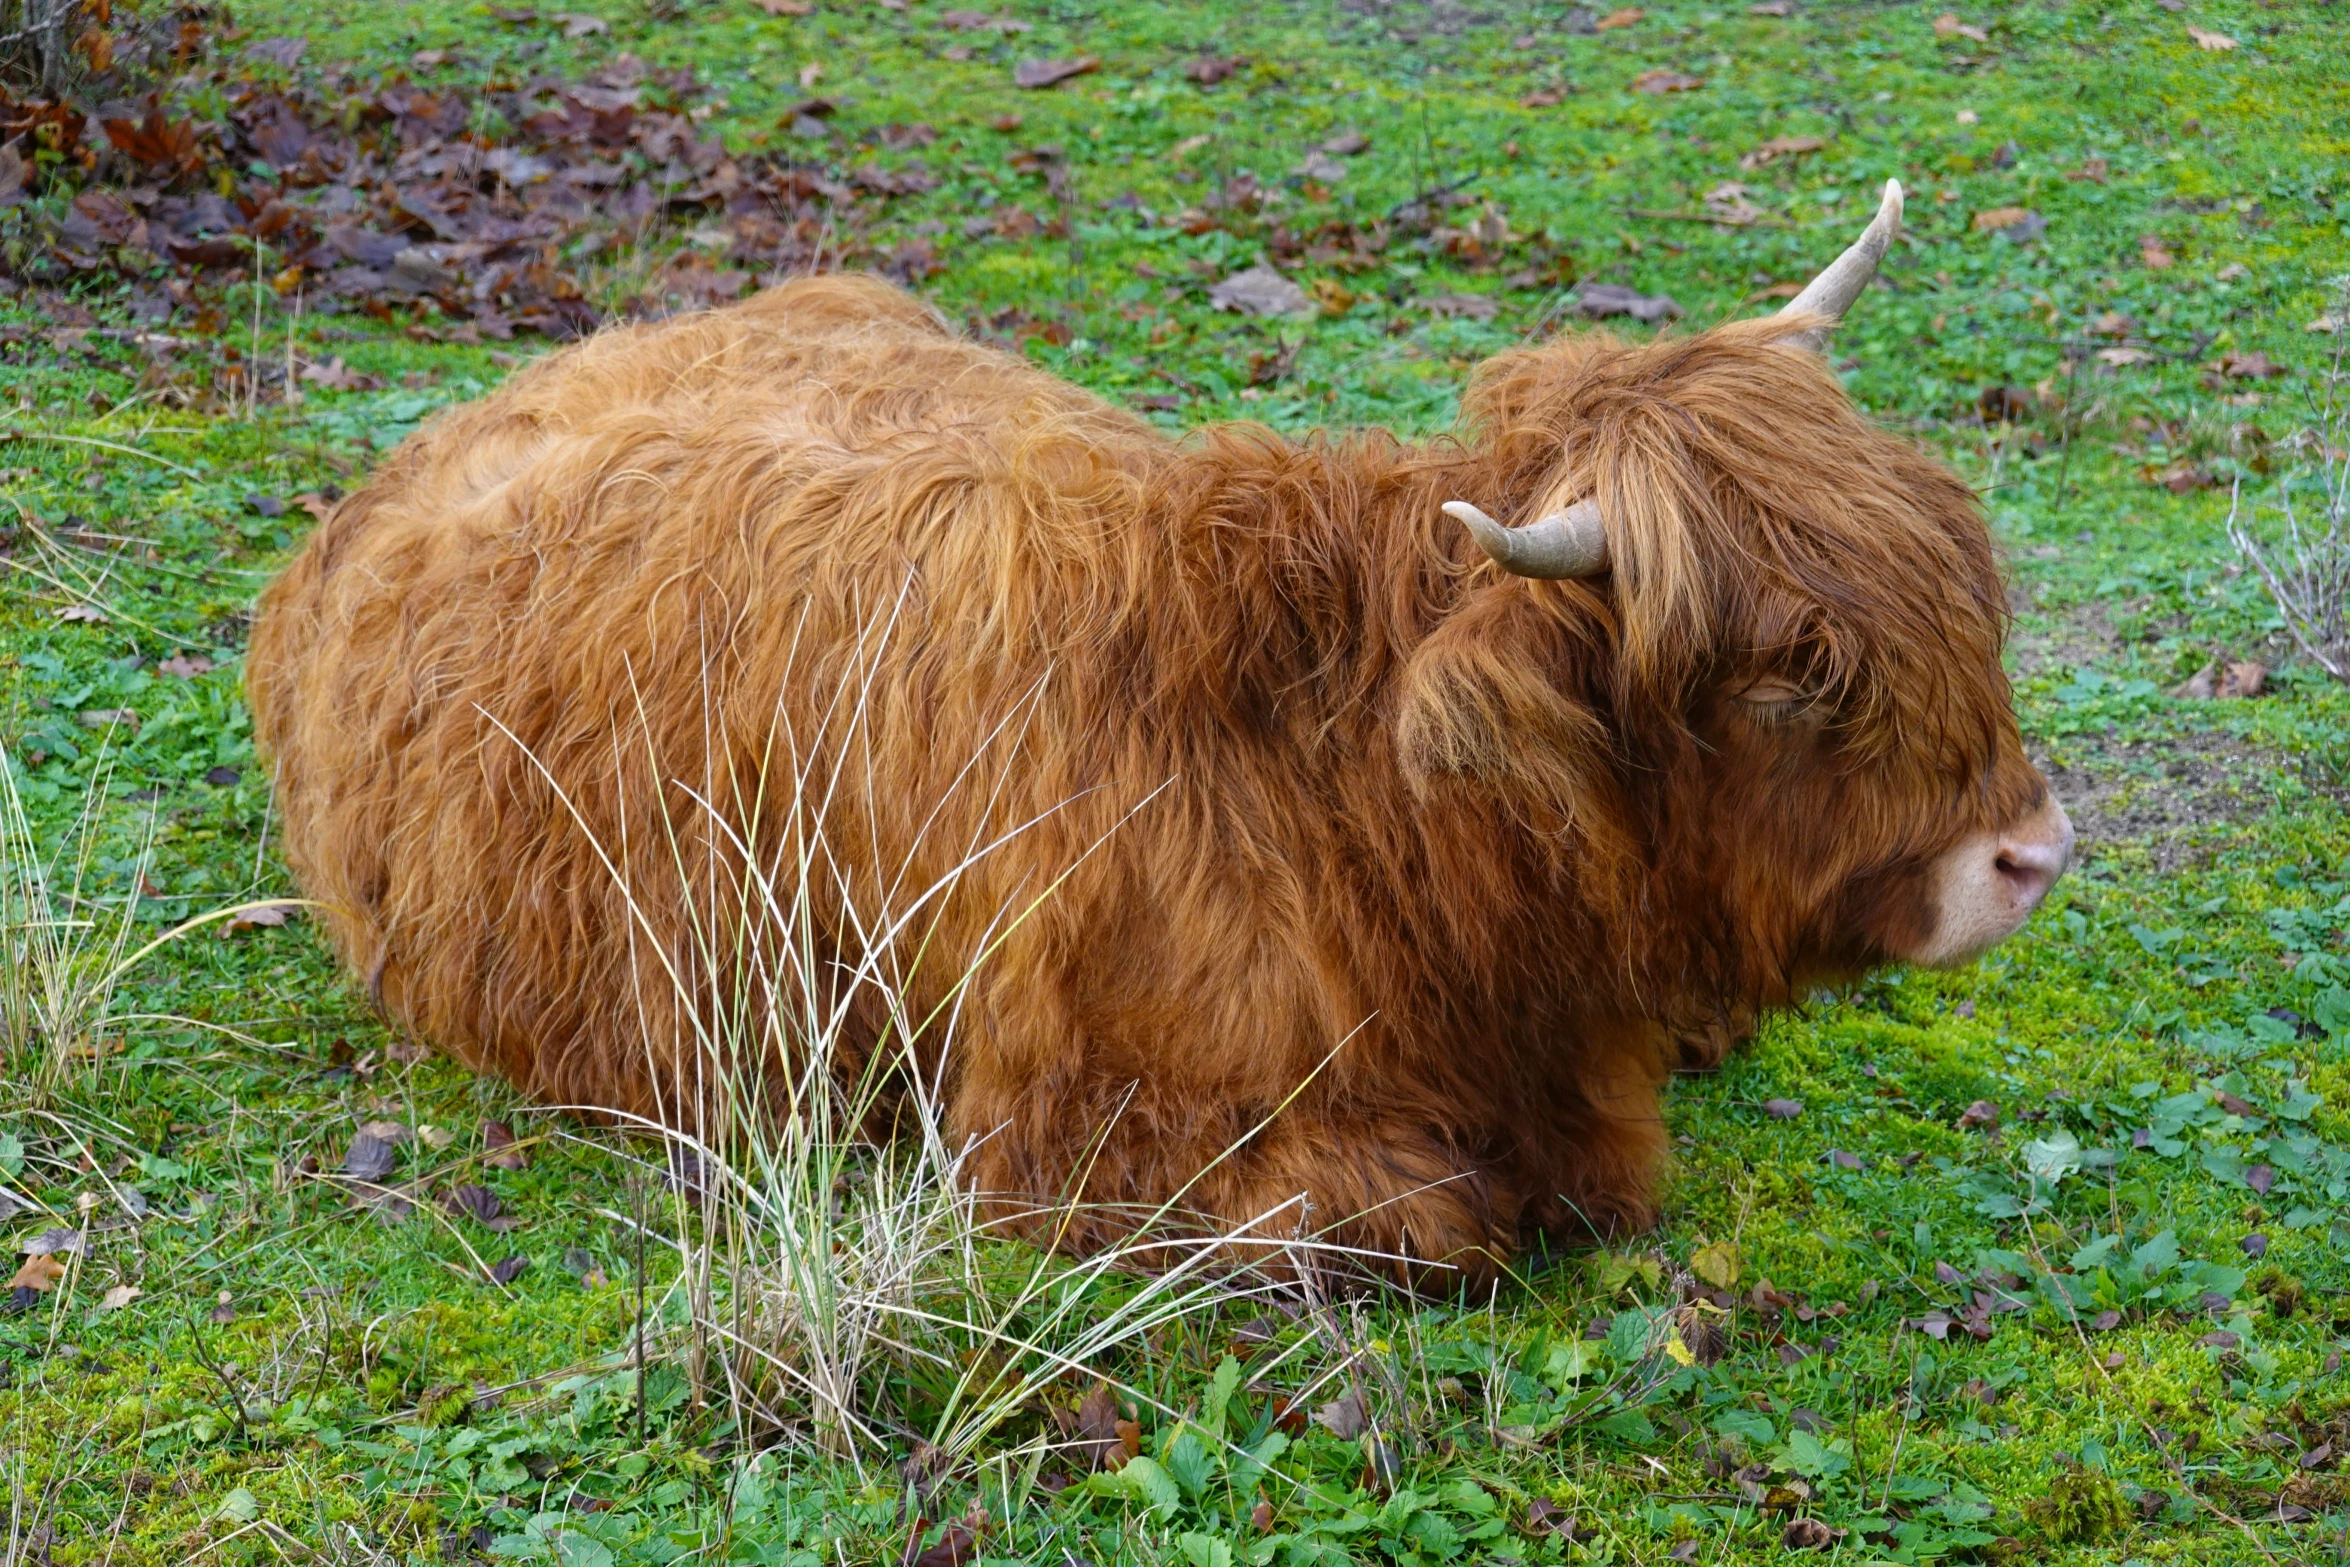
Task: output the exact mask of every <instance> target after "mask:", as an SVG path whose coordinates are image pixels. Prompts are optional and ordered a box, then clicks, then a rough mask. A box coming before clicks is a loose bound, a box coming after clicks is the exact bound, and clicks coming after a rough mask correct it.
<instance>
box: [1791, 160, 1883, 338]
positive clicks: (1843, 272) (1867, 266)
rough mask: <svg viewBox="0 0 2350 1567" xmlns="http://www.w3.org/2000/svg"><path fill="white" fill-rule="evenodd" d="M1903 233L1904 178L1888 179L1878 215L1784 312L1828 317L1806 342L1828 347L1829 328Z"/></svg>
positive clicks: (1806, 334) (1807, 335)
mask: <svg viewBox="0 0 2350 1567" xmlns="http://www.w3.org/2000/svg"><path fill="white" fill-rule="evenodd" d="M1900 232H1901V181H1899V180H1887V181H1886V182H1885V197H1884V200H1882V201H1880V202H1879V203H1877V215H1876V216H1875V217H1874V218H1872V219H1870V220H1869V226H1868V227H1867V228H1866V229H1864V230H1862V231H1861V236H1860V238H1858V239H1856V240H1854V241H1853V242H1852V244H1851V246H1850V248H1848V249H1847V250H1846V251H1845V252H1844V254H1843V255H1841V256H1838V257H1837V258H1836V259H1835V260H1834V261H1831V262H1829V263H1828V266H1827V270H1826V271H1824V272H1822V273H1821V274H1820V275H1819V276H1818V277H1816V278H1813V279H1812V280H1811V282H1809V283H1808V284H1806V285H1804V290H1803V292H1802V293H1800V294H1798V295H1796V296H1795V297H1794V298H1793V299H1790V300H1789V301H1787V305H1786V309H1784V310H1782V311H1781V312H1780V314H1781V315H1786V314H1788V313H1790V312H1795V311H1804V312H1809V313H1810V314H1813V315H1817V316H1821V317H1824V318H1825V321H1824V324H1823V325H1821V326H1820V327H1818V328H1816V329H1814V330H1812V331H1809V332H1805V333H1802V334H1801V335H1800V337H1801V341H1802V342H1803V344H1804V345H1805V346H1806V347H1808V348H1811V349H1812V350H1814V351H1815V352H1819V353H1825V352H1826V351H1827V348H1828V328H1830V327H1833V326H1834V325H1835V324H1836V322H1837V321H1838V319H1839V318H1841V317H1842V316H1843V314H1844V312H1845V311H1847V310H1849V309H1851V308H1852V302H1853V301H1854V300H1856V299H1858V298H1860V295H1861V290H1863V289H1865V288H1867V287H1868V286H1869V280H1870V279H1871V278H1873V277H1875V276H1876V275H1877V268H1878V266H1879V265H1880V264H1881V263H1882V262H1883V261H1884V259H1885V252H1886V251H1888V250H1890V249H1891V248H1892V247H1893V238H1894V236H1895V235H1897V234H1899V233H1900Z"/></svg>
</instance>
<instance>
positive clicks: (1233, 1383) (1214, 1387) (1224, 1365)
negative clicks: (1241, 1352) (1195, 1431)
mask: <svg viewBox="0 0 2350 1567" xmlns="http://www.w3.org/2000/svg"><path fill="white" fill-rule="evenodd" d="M1239 1386H1240V1362H1239V1361H1237V1360H1235V1359H1233V1358H1232V1357H1231V1356H1230V1355H1226V1356H1225V1357H1224V1358H1223V1360H1222V1361H1220V1362H1218V1364H1217V1366H1216V1375H1215V1378H1214V1380H1212V1381H1211V1382H1209V1384H1208V1391H1207V1396H1206V1397H1205V1398H1203V1399H1201V1400H1200V1411H1199V1425H1200V1429H1201V1430H1202V1431H1205V1432H1206V1433H1207V1434H1208V1436H1209V1437H1210V1439H1212V1440H1215V1441H1221V1440H1223V1437H1224V1411H1225V1409H1226V1407H1227V1406H1229V1405H1230V1404H1231V1402H1232V1393H1233V1390H1234V1389H1235V1388H1237V1387H1239Z"/></svg>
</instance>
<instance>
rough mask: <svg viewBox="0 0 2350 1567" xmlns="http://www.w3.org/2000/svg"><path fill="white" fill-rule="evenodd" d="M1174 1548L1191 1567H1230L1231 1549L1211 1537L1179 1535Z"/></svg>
mask: <svg viewBox="0 0 2350 1567" xmlns="http://www.w3.org/2000/svg"><path fill="white" fill-rule="evenodd" d="M1175 1546H1176V1549H1178V1550H1180V1551H1181V1552H1182V1553H1183V1559H1184V1560H1185V1561H1187V1562H1189V1563H1191V1567H1232V1547H1231V1546H1229V1545H1227V1544H1225V1543H1224V1542H1223V1541H1222V1540H1219V1539H1216V1538H1215V1537H1214V1536H1212V1535H1205V1534H1179V1535H1177V1536H1176V1537H1175Z"/></svg>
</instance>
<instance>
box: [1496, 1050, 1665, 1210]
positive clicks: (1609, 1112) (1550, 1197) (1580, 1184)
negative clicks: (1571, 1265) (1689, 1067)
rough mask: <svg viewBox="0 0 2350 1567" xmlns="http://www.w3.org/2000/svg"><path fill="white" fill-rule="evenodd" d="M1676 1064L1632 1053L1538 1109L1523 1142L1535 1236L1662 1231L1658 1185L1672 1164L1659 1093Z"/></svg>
mask: <svg viewBox="0 0 2350 1567" xmlns="http://www.w3.org/2000/svg"><path fill="white" fill-rule="evenodd" d="M1670 1059H1671V1058H1670V1057H1669V1056H1667V1055H1665V1054H1664V1053H1662V1052H1660V1051H1656V1050H1650V1049H1642V1048H1632V1049H1627V1050H1626V1051H1624V1052H1622V1053H1620V1054H1614V1055H1611V1056H1609V1057H1608V1058H1606V1059H1605V1060H1603V1061H1599V1062H1591V1061H1586V1062H1585V1063H1584V1064H1583V1065H1582V1066H1581V1068H1580V1069H1579V1070H1578V1072H1577V1073H1576V1075H1575V1077H1574V1078H1573V1079H1572V1080H1571V1081H1570V1082H1568V1083H1566V1084H1564V1085H1562V1086H1561V1088H1560V1090H1559V1092H1558V1093H1557V1094H1556V1095H1555V1097H1554V1098H1553V1100H1552V1102H1551V1103H1549V1104H1547V1105H1544V1106H1541V1107H1539V1111H1538V1116H1539V1118H1538V1120H1535V1121H1534V1122H1533V1123H1532V1124H1531V1125H1530V1126H1529V1127H1528V1129H1527V1130H1526V1131H1525V1132H1524V1133H1523V1134H1522V1136H1523V1138H1524V1141H1525V1143H1526V1144H1527V1145H1528V1146H1529V1147H1530V1148H1531V1149H1532V1150H1533V1151H1534V1153H1535V1156H1536V1157H1535V1159H1534V1161H1533V1171H1532V1173H1531V1174H1530V1175H1529V1176H1528V1177H1527V1181H1526V1183H1527V1185H1528V1186H1529V1187H1530V1188H1532V1195H1533V1200H1532V1202H1531V1203H1530V1204H1529V1208H1528V1213H1527V1219H1528V1228H1530V1229H1533V1230H1538V1231H1540V1232H1541V1233H1543V1234H1544V1235H1547V1236H1549V1237H1551V1238H1553V1239H1556V1240H1562V1241H1591V1240H1604V1239H1607V1238H1610V1237H1613V1236H1620V1235H1632V1234H1637V1233H1638V1232H1640V1231H1642V1230H1645V1229H1648V1228H1649V1227H1651V1226H1652V1225H1654V1224H1655V1223H1656V1181H1657V1177H1658V1175H1659V1174H1661V1173H1662V1171H1663V1169H1664V1163H1665V1148H1666V1139H1665V1123H1664V1113H1663V1111H1662V1109H1661V1108H1660V1107H1659V1105H1658V1102H1657V1091H1658V1089H1659V1088H1660V1087H1661V1086H1662V1083H1663V1081H1664V1079H1665V1077H1666V1075H1667V1073H1668V1070H1669V1067H1668V1062H1669V1061H1670Z"/></svg>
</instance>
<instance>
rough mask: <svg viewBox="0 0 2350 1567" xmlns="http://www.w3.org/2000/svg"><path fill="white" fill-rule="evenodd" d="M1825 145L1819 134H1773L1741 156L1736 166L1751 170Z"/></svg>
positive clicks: (1816, 149)
mask: <svg viewBox="0 0 2350 1567" xmlns="http://www.w3.org/2000/svg"><path fill="white" fill-rule="evenodd" d="M1826 145H1828V143H1827V141H1826V139H1825V138H1824V137H1819V136H1773V137H1772V138H1771V139H1770V140H1769V141H1766V142H1764V143H1763V144H1762V145H1761V146H1759V147H1756V148H1755V149H1754V150H1753V151H1752V152H1749V153H1747V154H1746V155H1745V156H1744V157H1741V158H1740V159H1739V160H1738V167H1740V168H1741V169H1746V170H1750V171H1751V170H1754V169H1759V168H1762V167H1763V166H1764V165H1766V164H1770V163H1775V162H1777V161H1778V160H1779V159H1781V158H1799V157H1801V156H1803V154H1805V153H1807V152H1817V151H1819V150H1820V149H1821V148H1822V147H1825V146H1826Z"/></svg>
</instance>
